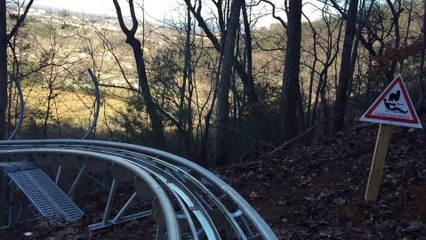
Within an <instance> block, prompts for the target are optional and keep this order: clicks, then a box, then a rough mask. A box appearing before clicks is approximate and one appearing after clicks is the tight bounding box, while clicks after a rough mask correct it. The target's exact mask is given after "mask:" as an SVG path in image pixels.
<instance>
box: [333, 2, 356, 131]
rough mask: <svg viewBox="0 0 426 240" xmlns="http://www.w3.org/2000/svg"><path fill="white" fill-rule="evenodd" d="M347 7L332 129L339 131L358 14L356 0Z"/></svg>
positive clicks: (341, 123) (351, 72)
mask: <svg viewBox="0 0 426 240" xmlns="http://www.w3.org/2000/svg"><path fill="white" fill-rule="evenodd" d="M348 1H349V7H348V12H347V17H346V27H345V37H344V40H343V48H342V58H341V65H340V73H339V83H338V86H337V93H336V103H335V109H334V111H335V114H339V115H338V116H336V118H335V121H334V127H335V128H336V130H338V131H341V130H343V128H344V126H345V109H346V102H347V98H348V96H347V95H348V86H349V81H350V80H351V78H352V74H353V69H352V68H351V60H352V47H353V42H354V37H355V34H356V20H357V13H358V0H348Z"/></svg>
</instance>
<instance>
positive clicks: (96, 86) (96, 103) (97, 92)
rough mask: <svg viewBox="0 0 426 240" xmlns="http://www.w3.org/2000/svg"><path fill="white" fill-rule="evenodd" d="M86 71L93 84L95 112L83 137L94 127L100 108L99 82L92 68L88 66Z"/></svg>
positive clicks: (87, 135)
mask: <svg viewBox="0 0 426 240" xmlns="http://www.w3.org/2000/svg"><path fill="white" fill-rule="evenodd" d="M87 71H88V72H89V75H90V77H91V78H92V82H93V85H94V86H95V97H96V100H95V114H94V116H93V120H92V123H91V124H90V127H89V129H88V130H87V132H86V134H84V136H83V139H87V138H88V137H89V135H90V134H91V133H92V132H93V129H95V127H96V123H97V122H98V117H99V111H100V108H101V95H100V93H99V82H98V79H97V78H96V76H95V74H93V72H92V69H90V68H88V69H87Z"/></svg>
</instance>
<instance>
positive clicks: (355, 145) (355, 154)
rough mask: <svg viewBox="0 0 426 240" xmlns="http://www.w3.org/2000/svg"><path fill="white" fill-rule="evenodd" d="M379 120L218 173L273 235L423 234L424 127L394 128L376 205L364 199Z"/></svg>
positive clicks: (411, 236) (417, 236)
mask: <svg viewBox="0 0 426 240" xmlns="http://www.w3.org/2000/svg"><path fill="white" fill-rule="evenodd" d="M377 130H378V126H377V125H371V126H368V127H364V128H359V129H355V130H350V131H347V132H344V133H339V134H338V135H337V136H326V137H321V138H316V139H314V140H313V142H312V143H311V144H309V145H297V146H293V147H291V148H289V149H287V150H284V151H282V152H281V153H280V154H279V156H275V157H272V158H267V159H266V158H262V156H258V157H250V159H249V160H245V161H244V163H240V164H238V165H236V166H234V167H233V168H232V169H223V170H221V171H220V173H221V174H222V175H223V176H224V177H225V179H226V180H227V181H228V182H229V183H230V184H231V185H233V186H234V187H235V188H236V189H238V190H239V192H240V193H241V194H242V195H243V196H244V197H245V198H246V199H248V200H249V201H250V202H251V203H252V204H253V205H254V206H255V207H256V209H257V210H258V211H259V212H260V214H261V215H262V216H264V218H265V219H266V221H267V222H269V223H270V224H271V225H272V227H273V229H274V230H275V231H276V233H277V234H279V237H280V239H406V240H408V239H426V205H425V202H426V188H425V186H426V149H425V148H424V146H425V143H426V133H425V132H424V131H422V130H415V131H411V130H409V129H407V128H394V132H393V136H392V140H391V144H390V151H389V152H388V157H387V159H386V166H385V169H384V177H383V180H382V181H383V182H382V186H381V189H380V192H379V196H378V202H377V204H370V205H368V204H366V203H365V202H364V192H365V187H366V183H367V179H368V174H369V168H370V164H371V158H372V155H373V150H374V145H375V140H376V134H377Z"/></svg>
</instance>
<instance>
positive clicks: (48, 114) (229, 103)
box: [0, 0, 426, 165]
mask: <svg viewBox="0 0 426 240" xmlns="http://www.w3.org/2000/svg"><path fill="white" fill-rule="evenodd" d="M111 1H113V3H114V6H115V10H116V16H114V17H105V16H93V15H83V14H79V13H72V12H68V11H65V10H60V11H59V10H58V11H56V10H49V9H47V10H46V9H39V8H36V7H34V6H33V0H29V1H28V0H27V1H23V0H16V1H9V0H7V1H1V2H0V13H1V15H0V20H1V21H0V24H1V27H0V120H1V122H0V136H1V138H7V136H9V135H10V134H11V131H13V129H14V127H15V125H16V122H17V119H18V115H19V111H20V110H19V104H20V103H19V97H18V95H17V90H16V86H15V83H13V81H11V76H13V77H14V78H16V79H17V80H18V81H19V82H20V84H21V86H22V89H23V95H24V101H25V116H24V119H25V120H24V123H23V128H22V129H21V131H20V132H19V134H18V138H21V139H23V138H81V137H82V135H83V134H84V132H85V131H86V130H87V128H88V127H89V125H90V122H91V120H92V119H93V114H94V89H93V85H92V83H91V80H90V76H89V75H88V74H87V69H88V68H91V69H93V71H94V73H95V75H96V77H97V78H98V79H99V83H100V91H101V114H100V117H99V119H98V122H97V125H96V131H95V133H94V134H93V136H91V137H92V138H96V139H105V140H114V141H123V142H130V143H136V144H141V145H148V146H154V147H157V148H160V149H165V150H168V151H172V152H175V153H178V154H180V155H182V156H186V157H188V158H190V159H192V160H194V161H197V162H199V163H201V164H203V165H213V164H214V165H227V164H229V163H231V162H232V161H234V160H236V159H239V158H241V156H243V155H244V154H246V153H248V152H253V151H256V150H257V149H261V148H271V149H273V148H276V147H277V146H279V145H281V144H282V143H284V142H286V141H289V140H290V141H291V139H294V138H295V137H298V136H299V135H300V134H303V135H304V137H305V138H306V137H307V138H308V139H309V137H312V136H314V135H322V134H328V133H333V132H339V131H342V130H344V129H346V128H348V127H350V126H352V125H354V124H356V123H357V121H358V118H359V117H360V115H361V114H362V113H363V112H364V111H365V110H366V108H367V107H368V106H369V105H370V104H371V103H372V101H374V99H375V98H376V97H377V96H378V94H379V93H380V92H381V91H382V90H383V88H384V87H385V86H386V85H387V84H388V83H389V82H390V81H392V79H393V77H394V76H395V74H402V76H403V77H404V81H405V83H406V85H407V87H408V91H409V93H410V96H411V98H412V100H413V102H414V104H415V107H416V109H417V111H418V113H419V114H421V113H423V112H424V110H425V107H426V95H425V94H426V93H425V85H424V75H425V74H424V62H425V59H424V55H425V45H426V37H425V36H426V35H425V34H424V30H423V29H424V26H425V22H426V20H425V18H424V16H425V11H426V10H425V9H426V8H425V2H424V1H420V0H382V1H378V0H318V1H311V2H305V1H299V0H288V1H287V0H286V1H268V0H249V1H243V0H207V1H204V0H203V1H201V0H180V1H181V5H180V7H179V8H178V9H176V11H178V13H179V17H177V18H174V19H164V20H163V23H162V24H152V23H150V22H147V21H146V20H145V16H146V14H149V13H146V12H144V11H143V1H133V0H128V1H117V0H111ZM305 4H309V5H311V6H310V8H309V9H314V10H315V11H311V10H310V11H309V12H307V11H302V6H303V5H305ZM262 6H263V8H262ZM124 9H126V11H124ZM259 9H263V10H259ZM304 9H305V8H303V10H304ZM128 10H130V13H131V15H130V16H128V17H127V16H124V14H122V12H128ZM265 14H267V15H271V16H273V17H274V18H275V20H276V21H275V23H272V24H271V25H270V26H268V27H259V26H258V21H259V19H260V18H261V17H263V16H264V15H265Z"/></svg>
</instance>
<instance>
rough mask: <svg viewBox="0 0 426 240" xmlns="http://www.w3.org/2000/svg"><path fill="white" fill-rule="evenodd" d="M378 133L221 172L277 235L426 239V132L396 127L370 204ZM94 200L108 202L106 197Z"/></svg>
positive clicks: (65, 234) (299, 147) (77, 234)
mask: <svg viewBox="0 0 426 240" xmlns="http://www.w3.org/2000/svg"><path fill="white" fill-rule="evenodd" d="M377 131H378V125H369V126H365V127H361V128H354V129H352V130H348V131H345V132H341V133H338V134H336V135H329V136H323V137H317V138H313V139H312V140H311V141H310V143H309V144H301V143H296V144H294V145H292V146H290V147H288V148H287V149H284V150H282V151H281V152H280V153H278V154H276V155H275V156H273V157H266V155H267V154H268V152H269V151H267V150H264V151H260V152H256V153H252V154H250V155H247V156H246V157H245V158H243V159H241V160H240V162H239V163H236V164H234V165H233V166H231V167H228V168H223V169H216V173H217V174H218V175H219V176H220V177H222V178H223V179H224V180H225V181H227V182H228V183H229V184H230V185H232V186H233V187H234V188H235V189H236V190H238V191H239V192H240V193H241V195H242V196H243V197H245V198H246V199H247V200H248V201H249V202H250V203H251V204H252V205H253V206H254V207H255V209H257V211H258V212H259V213H260V215H261V216H263V217H264V218H265V220H266V221H267V222H268V223H269V224H270V225H271V226H272V228H273V230H274V231H275V232H276V234H277V236H278V237H279V239H403V240H410V239H426V148H425V144H426V132H425V131H423V130H409V129H407V128H399V127H395V128H394V130H393V134H392V139H391V144H390V147H389V152H388V156H387V159H386V163H385V169H384V174H383V178H382V185H381V188H380V192H379V195H378V201H377V202H376V203H374V204H367V203H365V201H364V192H365V188H366V183H367V180H368V174H369V169H370V164H371V158H372V155H373V151H374V145H375V141H376V135H377ZM96 198H98V199H100V200H98V201H97V202H101V203H102V204H104V203H105V201H106V200H105V196H103V195H99V196H97V197H96ZM85 209H91V211H92V213H89V214H88V215H89V216H90V215H91V214H94V213H95V212H96V211H102V209H97V208H95V207H90V205H89V206H88V207H86V208H85ZM86 214H87V212H86ZM92 220H93V219H86V220H85V221H82V222H80V223H77V224H74V225H73V224H71V225H59V226H56V227H52V226H48V225H46V223H44V225H43V223H38V224H34V225H32V226H20V227H18V228H15V229H14V230H13V231H9V232H8V233H6V235H5V236H4V239H49V240H55V239H87V237H88V235H87V227H86V226H87V224H88V223H91V222H93V221H92ZM141 225H145V226H146V225H152V222H151V223H150V222H149V220H145V221H143V222H138V221H134V222H131V223H129V224H126V225H125V226H122V227H120V228H119V229H115V231H111V232H108V233H105V234H102V235H98V236H96V237H95V239H150V236H152V231H153V229H151V230H150V231H151V232H148V233H147V232H146V231H144V233H145V235H144V237H136V236H141V235H139V234H138V233H139V232H142V230H141ZM24 232H31V233H32V236H31V237H24V236H23V233H24ZM141 234H142V233H141ZM0 239H1V237H0Z"/></svg>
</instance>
